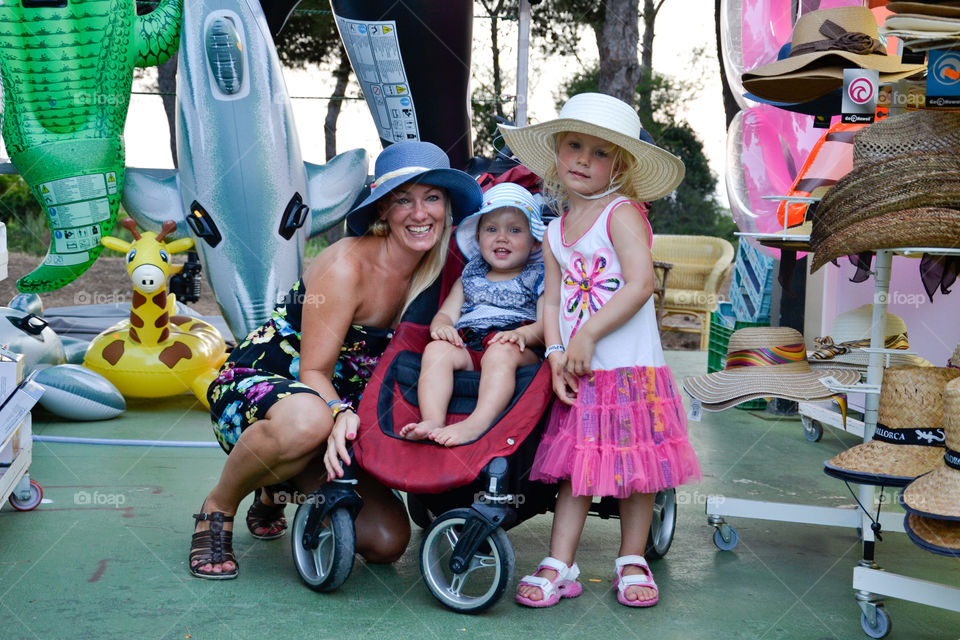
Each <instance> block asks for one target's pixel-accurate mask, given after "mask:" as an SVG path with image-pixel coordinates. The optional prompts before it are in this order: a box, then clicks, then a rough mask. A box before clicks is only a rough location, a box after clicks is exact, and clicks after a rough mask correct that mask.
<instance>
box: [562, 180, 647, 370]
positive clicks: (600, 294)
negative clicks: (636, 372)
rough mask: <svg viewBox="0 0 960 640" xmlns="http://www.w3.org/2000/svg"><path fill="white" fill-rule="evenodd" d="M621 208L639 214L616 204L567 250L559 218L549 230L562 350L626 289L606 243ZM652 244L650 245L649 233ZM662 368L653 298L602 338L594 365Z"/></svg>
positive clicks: (609, 243)
mask: <svg viewBox="0 0 960 640" xmlns="http://www.w3.org/2000/svg"><path fill="white" fill-rule="evenodd" d="M624 202H627V203H630V204H632V205H633V206H635V207H637V209H640V207H639V206H638V205H637V204H636V203H635V202H633V201H631V200H629V199H627V198H624V197H619V198H616V199H615V200H613V201H612V202H610V204H608V205H607V206H606V207H605V208H604V210H603V211H602V212H601V213H600V215H599V216H598V217H597V219H596V220H595V221H594V223H593V226H591V227H590V229H588V230H587V232H586V233H584V234H583V236H582V237H580V238H579V239H577V240H575V241H574V242H571V243H569V244H567V243H565V242H564V234H563V217H561V218H557V219H555V220H553V221H552V222H551V223H550V225H549V226H548V227H547V237H548V240H549V242H550V249H551V250H552V251H553V255H554V257H556V259H557V262H559V263H560V272H561V281H560V337H561V339H562V340H563V346H565V347H566V346H567V345H568V344H569V343H570V338H571V337H573V335H574V334H575V333H576V332H577V329H578V328H579V327H580V326H582V325H583V323H585V322H586V321H587V320H588V319H589V318H590V315H591V314H593V313H596V312H597V311H598V310H599V309H600V308H601V307H602V306H603V305H604V304H606V303H607V302H608V301H609V300H610V298H611V296H613V294H615V293H616V292H617V291H619V290H620V289H621V288H622V287H623V285H624V280H623V274H622V270H621V268H620V260H618V259H617V254H616V252H615V251H614V249H613V241H612V240H611V239H610V212H611V211H613V209H615V208H616V207H617V206H619V205H620V204H623V203H624ZM640 211H641V213H643V210H642V209H640ZM644 220H646V216H645V215H644ZM647 227H648V228H649V227H650V223H649V222H647ZM650 242H651V244H652V242H653V231H652V230H651V232H650ZM665 365H666V360H664V357H663V350H662V349H661V347H660V331H659V329H658V328H657V312H656V309H655V308H654V302H653V296H651V297H650V299H649V300H647V302H646V303H645V304H644V305H643V307H641V308H640V310H639V311H638V312H637V313H636V314H635V315H634V316H633V317H632V318H630V319H629V320H627V321H626V322H625V323H624V324H623V325H622V326H620V327H619V328H618V329H616V330H615V331H613V332H611V333H609V334H607V335H605V336H603V337H602V338H600V340H599V341H598V342H597V348H596V351H595V352H594V354H593V361H592V367H593V368H594V369H606V370H610V369H618V368H621V367H662V366H665Z"/></svg>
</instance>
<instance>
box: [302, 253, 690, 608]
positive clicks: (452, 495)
mask: <svg viewBox="0 0 960 640" xmlns="http://www.w3.org/2000/svg"><path fill="white" fill-rule="evenodd" d="M462 268H463V259H462V257H461V255H460V252H459V250H458V249H457V248H456V243H455V242H453V243H451V250H450V255H449V257H448V260H447V264H446V267H445V268H444V273H443V277H442V279H441V282H440V283H439V285H434V287H432V288H431V289H429V290H427V291H425V292H424V293H423V294H422V295H421V296H420V297H419V298H417V300H415V301H414V303H413V304H412V305H411V306H410V309H408V311H407V313H406V314H405V315H404V318H403V321H402V322H401V323H400V325H399V326H398V327H397V330H396V332H395V333H394V337H393V338H392V340H391V342H390V345H389V346H388V348H387V350H386V351H385V352H384V354H383V356H382V357H381V359H380V363H379V364H378V365H377V368H376V371H375V372H374V375H373V377H372V378H371V380H370V382H369V383H368V385H367V387H366V389H365V390H364V393H363V398H362V400H361V402H360V406H359V409H358V413H359V416H360V421H361V427H360V433H359V435H358V437H357V440H356V443H355V445H354V447H353V454H354V455H355V457H356V461H357V463H358V464H359V465H360V466H361V467H362V468H363V469H364V470H365V471H367V472H368V473H370V474H372V475H373V476H374V477H376V478H377V479H378V480H380V481H381V482H383V483H384V484H385V485H386V486H388V487H391V488H393V489H397V490H401V491H405V492H407V508H408V511H409V512H410V515H411V517H412V519H413V521H414V523H416V524H417V525H419V526H421V527H423V528H424V529H425V531H424V534H423V538H422V542H421V547H420V571H421V574H422V575H423V578H424V582H425V583H426V585H427V587H428V588H429V590H430V592H431V593H432V594H433V595H434V597H436V598H437V599H438V600H439V601H440V602H441V603H443V604H444V605H445V606H447V607H448V608H450V609H453V610H455V611H460V612H463V613H476V612H479V611H482V610H484V609H486V608H488V607H490V606H491V605H493V604H494V603H496V602H497V600H499V599H500V597H501V596H502V595H503V593H504V592H505V591H506V589H507V587H508V586H509V585H510V584H511V583H512V581H513V574H514V569H515V565H516V561H515V556H514V552H513V546H512V545H511V544H510V540H509V538H508V537H507V535H506V533H505V530H506V529H509V528H510V527H511V526H513V525H515V524H517V523H519V522H522V521H523V520H525V519H526V518H529V517H531V516H533V515H536V514H537V513H542V512H544V511H546V510H547V509H550V508H552V506H553V503H554V501H555V498H556V486H555V485H544V484H541V483H538V482H533V481H530V480H529V477H528V474H529V470H530V465H531V464H532V462H533V458H534V454H535V452H536V448H537V444H538V443H539V439H540V438H539V435H540V433H541V432H542V428H543V426H544V425H545V421H546V416H547V415H548V411H547V410H548V408H549V404H550V402H551V400H552V398H553V393H552V387H551V379H550V369H549V366H548V365H547V364H546V363H541V364H539V365H529V366H527V367H523V368H521V369H519V370H518V371H517V384H516V391H515V393H514V397H513V399H512V400H511V403H510V405H509V406H508V407H507V409H506V410H505V411H504V412H503V414H502V415H501V416H500V417H499V418H498V419H497V421H496V422H495V423H494V425H493V426H492V427H491V428H490V429H489V430H488V431H487V432H486V433H485V434H484V435H483V436H481V437H480V438H479V439H477V440H475V441H474V442H472V443H468V444H465V445H462V446H458V447H452V448H449V449H448V448H445V447H442V446H439V445H437V444H435V443H433V442H431V441H410V440H405V439H403V438H401V437H399V436H398V435H397V432H398V431H399V430H400V428H401V427H402V426H403V425H405V424H407V423H408V422H415V421H417V420H419V415H420V414H419V411H418V409H417V382H418V378H419V373H420V355H421V353H422V352H423V350H424V348H425V347H426V345H427V343H428V342H429V341H430V335H429V329H428V326H429V323H430V320H431V319H432V317H433V314H434V312H435V310H436V309H437V308H438V306H439V302H440V301H441V300H442V299H443V297H444V295H445V294H446V292H447V291H449V289H450V287H451V286H452V285H453V283H454V281H455V280H456V278H457V277H458V276H459V273H460V271H461V270H462ZM479 379H480V373H479V372H478V371H462V372H458V373H456V374H455V377H454V396H453V399H452V400H451V403H450V409H449V414H448V415H449V417H453V418H457V417H459V418H461V419H462V418H463V417H465V416H467V415H468V414H470V412H471V411H473V409H474V407H475V405H476V401H477V400H476V398H477V391H478V388H479ZM351 482H352V483H355V481H351V480H349V479H346V478H345V479H340V480H335V481H333V482H329V483H327V484H326V485H325V486H324V487H323V489H321V490H320V491H318V492H317V493H316V494H313V496H312V497H311V498H310V499H308V500H307V501H306V502H305V503H304V504H302V505H301V506H300V507H299V508H298V509H297V513H296V516H295V517H294V522H293V526H292V535H291V538H292V545H293V556H294V564H295V565H296V567H297V571H298V572H299V574H300V577H301V578H302V579H303V581H304V582H305V583H306V584H307V585H308V586H309V587H310V588H312V589H314V590H316V591H332V590H334V589H336V588H338V587H339V586H340V585H341V584H342V583H343V582H344V581H345V580H346V578H347V577H348V576H349V574H350V571H351V569H352V566H353V557H354V548H355V547H354V542H355V537H354V535H355V534H354V529H353V520H352V518H351V514H353V515H354V516H355V514H356V511H357V510H359V507H360V505H361V504H362V503H361V502H360V500H359V497H358V496H357V494H356V492H355V491H353V488H352V486H351V484H350V483H351ZM592 511H595V512H597V513H598V515H600V516H601V517H611V516H616V514H617V506H616V502H615V501H613V500H601V501H600V502H599V503H595V505H594V507H593V508H592ZM675 525H676V491H675V490H673V489H670V490H667V491H663V492H661V493H660V494H658V495H657V498H656V506H655V511H654V518H653V523H652V525H651V532H650V537H649V540H650V542H649V543H648V550H647V558H648V559H655V558H658V557H661V556H663V555H664V554H665V553H666V552H667V549H669V547H670V544H671V542H672V541H673V533H674V529H675Z"/></svg>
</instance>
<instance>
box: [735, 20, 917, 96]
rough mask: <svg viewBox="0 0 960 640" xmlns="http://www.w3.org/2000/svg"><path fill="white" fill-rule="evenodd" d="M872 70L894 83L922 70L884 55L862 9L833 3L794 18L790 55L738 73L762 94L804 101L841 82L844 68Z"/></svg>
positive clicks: (873, 24) (872, 24) (751, 89)
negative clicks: (830, 6)
mask: <svg viewBox="0 0 960 640" xmlns="http://www.w3.org/2000/svg"><path fill="white" fill-rule="evenodd" d="M852 67H861V68H863V69H876V70H877V71H879V73H880V82H893V81H894V80H899V79H900V78H906V77H908V76H911V75H914V74H915V73H919V72H921V71H923V70H924V68H925V67H924V65H923V64H903V62H902V61H901V59H900V56H888V55H887V54H886V50H885V49H884V46H883V44H882V43H881V42H880V39H879V34H878V32H877V23H876V20H875V19H874V17H873V13H872V12H871V11H870V9H867V8H866V7H836V8H833V9H820V10H817V11H811V12H809V13H806V14H804V15H802V16H800V18H799V19H798V20H797V23H796V24H795V25H794V27H793V35H792V36H791V40H790V56H789V57H788V58H785V59H783V60H777V61H776V62H771V63H770V64H767V65H763V66H761V67H757V68H756V69H752V70H750V71H747V72H745V73H744V74H743V87H744V89H746V90H747V91H749V92H750V93H753V94H755V95H757V96H760V97H761V98H766V99H768V100H775V101H781V102H804V101H807V100H813V99H814V98H818V97H820V96H823V95H826V94H827V93H830V92H831V91H833V90H835V89H839V88H840V87H842V86H843V70H844V69H845V68H852Z"/></svg>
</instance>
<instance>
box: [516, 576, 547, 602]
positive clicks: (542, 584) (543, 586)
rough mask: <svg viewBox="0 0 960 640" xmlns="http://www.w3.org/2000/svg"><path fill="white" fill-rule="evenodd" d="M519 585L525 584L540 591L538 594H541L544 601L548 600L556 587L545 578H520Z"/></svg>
mask: <svg viewBox="0 0 960 640" xmlns="http://www.w3.org/2000/svg"><path fill="white" fill-rule="evenodd" d="M520 584H525V585H529V586H531V587H536V588H538V589H540V592H541V593H543V599H544V600H546V599H547V598H549V597H550V596H551V595H552V594H553V592H554V591H556V587H554V585H553V583H552V582H550V581H549V580H547V579H546V578H541V577H540V576H523V577H522V578H520Z"/></svg>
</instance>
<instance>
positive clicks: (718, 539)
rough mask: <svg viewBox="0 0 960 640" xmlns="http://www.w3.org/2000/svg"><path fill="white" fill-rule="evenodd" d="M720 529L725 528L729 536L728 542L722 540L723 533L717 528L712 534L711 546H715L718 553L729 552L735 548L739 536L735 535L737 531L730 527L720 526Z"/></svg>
mask: <svg viewBox="0 0 960 640" xmlns="http://www.w3.org/2000/svg"><path fill="white" fill-rule="evenodd" d="M720 526H721V527H726V529H727V531H728V532H729V533H728V535H729V536H730V539H729V540H724V539H723V531H722V530H721V529H720V527H717V528H716V530H714V532H713V544H715V545H717V549H720V551H731V550H732V549H733V548H734V547H736V546H737V544H739V542H740V534H738V533H737V530H736V529H734V528H733V527H731V526H730V525H726V524H724V525H720Z"/></svg>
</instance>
